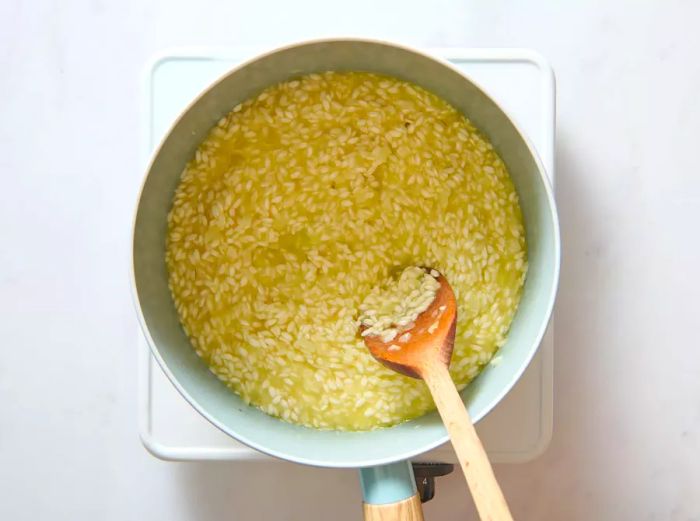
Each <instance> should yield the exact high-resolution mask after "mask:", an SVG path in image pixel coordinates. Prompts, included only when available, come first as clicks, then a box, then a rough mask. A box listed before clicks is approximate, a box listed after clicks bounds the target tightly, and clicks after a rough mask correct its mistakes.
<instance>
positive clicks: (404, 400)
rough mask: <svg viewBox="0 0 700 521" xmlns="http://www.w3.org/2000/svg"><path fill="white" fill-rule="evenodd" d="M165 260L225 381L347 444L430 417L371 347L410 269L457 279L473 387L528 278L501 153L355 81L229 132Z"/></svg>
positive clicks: (464, 357)
mask: <svg viewBox="0 0 700 521" xmlns="http://www.w3.org/2000/svg"><path fill="white" fill-rule="evenodd" d="M166 261H167V266H168V270H169V276H170V288H171V291H172V295H173V298H174V301H175V304H176V307H177V310H178V313H179V315H180V319H181V322H182V325H183V327H184V329H185V331H186V333H187V335H188V336H189V338H190V340H191V342H192V345H193V347H194V348H195V349H196V351H197V353H198V354H199V356H201V357H202V358H203V359H204V360H205V361H206V362H207V364H208V365H209V367H210V368H211V370H212V371H213V372H214V373H215V374H216V375H217V376H218V377H219V378H220V379H221V380H222V381H224V382H225V383H226V384H227V385H228V386H229V387H231V388H232V389H233V390H234V391H235V392H237V393H238V394H239V395H240V396H241V397H242V398H243V399H244V400H245V401H246V402H249V403H251V404H254V405H255V406H257V407H259V408H260V409H262V410H263V411H265V412H267V413H268V414H272V415H275V416H278V417H280V418H282V419H284V420H287V421H290V422H294V423H299V424H303V425H307V426H311V427H316V428H323V429H345V430H364V429H372V428H376V427H382V426H389V425H392V424H395V423H397V422H400V421H403V420H407V419H410V418H414V417H416V416H419V415H422V414H424V413H425V412H427V411H429V410H431V409H432V408H433V407H434V405H433V402H432V399H431V398H430V395H429V393H428V391H427V388H426V387H425V384H424V383H423V382H421V381H419V380H414V379H411V378H408V377H405V376H402V375H399V374H397V373H394V372H392V371H391V370H389V369H387V368H385V367H384V366H382V365H381V364H380V363H378V362H377V361H375V360H374V359H373V358H372V355H371V354H370V353H369V351H368V350H367V348H366V347H365V346H364V343H363V340H362V337H361V336H360V333H359V330H358V326H359V318H360V314H361V311H360V305H361V303H362V302H363V300H364V299H365V298H366V297H367V295H369V294H371V293H372V292H373V291H376V288H377V287H378V286H381V284H383V283H384V281H386V280H387V278H388V277H390V276H391V275H395V274H396V273H397V272H400V271H401V270H402V269H403V268H405V267H406V266H432V267H434V268H435V269H437V270H439V271H440V272H441V273H442V274H444V275H445V277H447V279H448V280H449V282H450V284H451V285H452V287H453V289H454V292H455V295H456V298H457V303H458V324H457V334H456V341H455V349H454V354H453V358H452V364H451V366H450V372H451V373H452V377H453V379H454V380H455V383H456V384H457V386H458V387H459V388H460V389H461V388H463V387H464V386H465V385H466V384H467V383H468V382H469V381H470V380H471V379H472V378H474V377H475V376H476V375H477V374H478V372H479V370H480V368H481V367H482V366H483V365H484V364H486V363H487V362H488V361H489V360H490V359H491V357H492V356H493V354H494V353H495V352H496V350H497V349H498V347H499V346H500V345H502V344H503V342H504V341H505V336H506V334H507V331H508V327H509V325H510V322H511V319H512V317H513V314H514V312H515V309H516V307H517V305H518V301H519V298H520V292H521V288H522V285H523V282H524V279H525V273H526V269H527V259H526V247H525V238H524V229H523V224H522V217H521V213H520V208H519V205H518V198H517V195H516V193H515V190H514V188H513V185H512V183H511V181H510V179H509V177H508V172H507V170H506V168H505V166H504V164H503V162H502V161H501V160H500V158H499V157H498V155H497V154H496V153H495V151H494V150H493V148H492V146H491V145H490V144H489V143H488V141H486V140H485V139H484V137H482V136H481V135H480V134H479V133H478V132H477V131H476V130H475V128H474V127H473V126H472V125H471V124H470V123H469V121H468V120H467V119H465V118H464V116H462V115H461V114H459V113H458V112H457V111H456V110H455V109H453V108H452V107H451V106H449V105H448V104H446V103H445V102H443V101H442V100H440V99H439V98H437V97H435V96H434V95H432V94H430V93H428V92H426V91H424V90H422V89H421V88H419V87H417V86H415V85H412V84H409V83H406V82H403V81H399V80H396V79H393V78H388V77H382V76H377V75H373V74H368V73H355V72H353V73H330V72H329V73H324V74H312V75H308V76H304V77H302V78H299V79H296V80H293V81H289V82H286V83H283V84H280V85H277V86H274V87H271V88H269V89H267V90H265V91H264V92H263V93H261V94H260V95H258V96H257V97H256V98H254V99H251V100H248V101H246V102H244V103H243V104H241V105H238V106H237V107H235V108H234V109H233V111H232V112H231V113H230V114H228V115H227V116H226V117H224V118H223V119H222V120H221V121H219V123H218V124H217V126H216V127H214V129H213V130H212V131H211V133H210V134H209V136H208V137H207V138H206V139H205V140H204V142H203V143H202V144H201V146H200V147H199V148H198V150H197V151H196V154H195V157H194V158H193V159H192V161H191V162H190V163H189V164H188V165H187V167H186V168H185V170H184V172H183V174H182V180H181V182H180V185H179V186H178V188H177V191H176V193H175V198H174V202H173V207H172V210H171V212H170V215H169V221H168V237H167V251H166Z"/></svg>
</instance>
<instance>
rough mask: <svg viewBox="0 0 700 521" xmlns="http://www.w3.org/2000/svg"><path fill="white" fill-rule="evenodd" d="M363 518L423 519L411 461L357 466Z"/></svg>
mask: <svg viewBox="0 0 700 521" xmlns="http://www.w3.org/2000/svg"><path fill="white" fill-rule="evenodd" d="M360 486H361V487H362V497H363V500H364V512H365V520H372V519H386V520H389V519H392V520H393V519H396V520H397V521H399V520H407V519H412V520H422V519H423V515H422V511H421V506H420V498H419V497H418V493H417V492H416V480H415V478H414V477H413V467H412V466H411V462H410V461H399V462H398V463H391V464H389V465H382V466H380V467H367V468H364V469H360Z"/></svg>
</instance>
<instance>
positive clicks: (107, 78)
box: [0, 0, 700, 521]
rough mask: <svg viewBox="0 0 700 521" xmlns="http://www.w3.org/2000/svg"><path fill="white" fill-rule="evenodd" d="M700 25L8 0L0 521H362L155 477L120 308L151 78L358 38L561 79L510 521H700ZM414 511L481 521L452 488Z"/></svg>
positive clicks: (658, 9)
mask: <svg viewBox="0 0 700 521" xmlns="http://www.w3.org/2000/svg"><path fill="white" fill-rule="evenodd" d="M205 13H206V14H205ZM698 19H700V5H698V4H697V3H691V2H682V1H669V2H660V1H658V2H654V1H651V0H649V1H646V2H635V1H629V2H625V1H618V2H583V1H581V2H576V1H573V0H572V1H570V2H561V3H558V4H556V5H555V4H554V3H553V2H536V1H533V2H490V3H487V2H456V1H451V0H438V1H434V2H431V3H426V2H408V1H393V0H392V1H386V2H381V3H378V2H377V3H376V5H375V2H373V1H371V0H356V1H354V2H342V3H341V2H330V1H325V2H323V1H306V0H297V1H295V2H289V3H281V2H280V3H279V4H274V5H273V4H270V3H269V2H249V3H245V4H244V3H241V2H238V1H229V2H216V1H213V0H206V1H201V2H196V3H195V2H184V1H165V0H161V1H158V2H141V1H137V0H124V1H122V2H107V1H105V0H66V1H61V2H59V1H57V0H56V1H53V2H50V1H47V0H37V1H35V2H20V1H19V0H5V1H3V2H0V24H2V29H1V30H0V70H1V71H2V73H1V75H0V175H2V180H3V184H2V189H0V222H2V223H3V226H2V235H1V236H0V237H1V238H2V240H1V241H0V317H1V318H0V338H2V344H1V347H0V519H3V520H5V519H7V520H13V521H14V520H25V519H27V520H29V519H31V520H36V519H54V520H78V521H79V520H88V519H101V520H120V521H123V520H141V519H169V520H173V521H184V520H204V521H214V520H223V519H241V520H243V519H253V518H254V519H285V520H287V519H288V520H296V519H307V520H315V519H318V520H321V519H328V518H331V517H332V518H333V519H335V520H337V521H344V520H351V519H359V518H360V510H359V506H358V501H359V492H358V487H357V483H356V476H355V473H354V472H353V471H332V470H323V469H313V468H303V467H299V466H293V465H290V464H284V463H272V464H260V463H255V464H235V465H232V464H227V463H221V464H218V463H207V464H177V463H167V462H163V461H158V460H156V459H154V458H152V457H151V456H150V455H148V454H147V453H146V451H145V450H144V449H143V448H142V446H141V444H140V442H139V440H138V437H137V422H136V380H137V376H136V374H135V368H136V357H137V353H136V348H135V346H136V327H135V318H134V314H133V310H132V307H131V302H130V296H129V291H128V240H129V226H130V220H131V211H132V208H133V204H134V200H135V197H136V192H137V189H138V183H139V179H140V175H141V173H140V171H139V150H138V146H139V133H138V128H139V127H138V123H139V110H140V107H139V102H140V98H139V81H138V79H139V75H140V73H141V70H142V67H143V64H144V63H145V62H146V60H147V58H148V57H149V56H151V55H152V54H153V53H154V52H156V51H158V50H161V49H164V48H168V47H172V46H178V45H187V46H190V45H197V44H200V45H206V46H210V45H254V46H256V45H272V44H276V43H281V42H285V41H289V40H293V39H299V38H305V37H310V36H328V35H338V34H345V35H359V36H374V37H385V38H390V39H397V40H400V41H404V42H407V43H410V44H414V45H426V46H449V45H454V46H486V47H498V46H510V47H512V46H516V47H517V46H522V47H532V48H534V49H537V50H538V51H540V52H541V53H542V54H544V55H545V56H546V57H547V58H548V59H549V60H550V61H551V63H552V64H553V66H554V68H555V70H556V73H557V80H558V146H557V176H558V179H557V183H558V185H557V197H558V199H559V205H560V216H561V223H562V233H563V248H564V264H563V270H562V279H561V291H560V295H559V301H558V306H557V310H556V324H557V351H556V354H555V427H554V436H553V439H552V443H551V446H550V448H549V450H548V451H547V452H546V453H545V454H544V455H543V456H542V457H540V458H539V459H538V460H536V461H534V462H531V463H528V464H522V465H504V466H499V467H498V468H497V469H496V472H497V474H498V477H499V478H500V480H501V482H502V484H503V487H504V489H505V493H506V496H507V497H508V498H509V500H510V503H511V505H512V509H513V511H514V513H515V515H516V517H517V518H518V519H533V520H562V519H566V520H568V521H578V520H582V521H583V520H591V519H595V520H604V521H606V520H620V519H623V520H627V519H629V520H649V521H651V520H659V521H661V520H664V521H665V520H671V521H688V520H696V521H697V520H699V519H700V495H699V494H698V493H697V492H698V490H700V470H699V467H700V466H699V465H698V463H699V462H700V379H699V378H698V367H700V350H699V349H698V342H697V339H696V338H697V335H696V330H695V327H694V326H695V321H696V320H697V315H698V305H697V300H696V299H697V295H698V293H699V292H700V291H699V290H700V277H699V276H698V273H697V266H698V264H699V261H700V246H699V244H698V232H697V225H698V221H699V220H700V175H699V174H698V168H697V165H698V157H697V141H698V136H699V135H700V102H698V97H697V96H698V91H699V90H700V66H699V65H698V61H697V57H696V53H697V49H698V48H700V32H698V31H697V28H696V25H697V20H698ZM514 88H517V86H514ZM425 511H426V518H427V519H444V520H457V519H470V518H474V510H473V507H472V505H471V504H470V501H469V499H468V496H467V494H466V490H465V487H464V484H463V482H462V479H461V477H460V476H459V475H458V474H453V475H452V476H450V477H447V478H441V479H440V481H439V483H438V491H437V496H436V498H435V499H434V500H433V501H432V502H431V503H429V504H428V505H427V506H426V508H425Z"/></svg>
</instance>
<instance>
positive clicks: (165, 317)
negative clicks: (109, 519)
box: [133, 39, 560, 513]
mask: <svg viewBox="0 0 700 521" xmlns="http://www.w3.org/2000/svg"><path fill="white" fill-rule="evenodd" d="M325 70H351V71H369V72H376V73H381V74H388V75H391V76H395V77H397V78H402V79H404V80H408V81H410V82H413V83H416V84H418V85H421V86H422V87H424V88H426V89H428V90H430V91H432V92H434V93H435V94H437V95H439V96H440V97H441V98H443V99H445V100H447V101H448V102H450V103H451V104H452V105H453V106H455V107H456V108H457V109H459V110H460V111H462V112H463V113H464V114H466V115H467V116H468V117H469V118H470V119H471V121H472V122H473V123H474V124H475V125H476V126H477V127H478V128H479V129H480V130H481V131H482V132H484V133H485V134H486V135H487V136H488V137H489V139H490V140H491V142H492V143H493V144H494V146H495V147H496V149H497V150H498V152H499V154H500V156H501V157H502V158H503V160H504V161H505V163H506V165H507V166H508V170H509V171H510V174H511V176H512V179H513V182H514V183H515V187H516V189H517V191H518V194H519V196H520V204H521V206H522V210H523V215H524V219H525V229H526V233H527V245H528V258H529V271H528V275H527V280H526V282H525V288H524V292H523V296H522V300H521V302H520V306H519V308H518V311H517V314H516V316H515V319H514V321H513V324H512V327H511V330H510V333H509V335H508V341H507V343H506V344H505V345H504V346H503V347H502V348H501V355H502V361H501V363H499V364H498V365H497V366H487V367H486V369H485V370H484V371H483V372H482V374H481V375H480V376H479V377H478V378H477V379H476V380H475V381H474V382H472V384H471V385H470V386H469V387H468V388H467V389H465V391H464V392H462V397H463V399H464V403H465V405H466V406H467V407H468V409H469V414H470V416H471V417H472V418H473V420H474V421H478V420H479V419H481V418H482V417H483V416H484V415H486V414H487V413H488V412H489V411H490V410H491V409H492V408H493V407H494V406H495V405H496V404H497V403H498V402H499V400H501V398H503V396H504V395H505V394H506V393H507V392H508V391H509V390H510V389H511V387H512V386H513V385H514V384H515V382H516V381H517V380H518V378H519V377H520V375H521V374H522V373H523V371H524V370H525V368H526V367H527V365H528V363H529V362H530V360H531V359H532V357H533V355H534V354H535V351H536V350H537V347H538V345H539V343H540V340H541V339H542V335H543V334H544V331H545V328H546V326H547V323H548V321H549V317H550V314H551V312H552V306H553V304H554V298H555V293H556V288H557V281H558V276H559V255H560V247H559V229H558V223H557V214H556V208H555V204H554V198H553V196H552V190H551V187H550V185H549V182H548V180H547V176H546V175H545V172H544V168H543V166H542V163H541V162H540V160H539V159H538V158H537V155H536V153H535V152H534V150H533V147H532V146H531V145H530V144H529V143H528V142H527V140H526V139H525V138H524V137H523V135H522V134H521V133H520V131H519V130H518V129H517V128H516V126H515V125H514V124H513V122H512V121H511V120H510V119H509V118H508V117H507V116H506V114H505V113H504V112H503V110H501V108H500V107H499V106H498V105H497V104H496V103H495V102H494V101H493V100H492V99H491V98H490V97H489V96H488V95H487V94H485V93H484V92H483V91H482V90H481V89H480V88H479V87H477V86H476V85H475V84H474V83H473V82H472V81H470V80H469V79H468V78H467V77H465V76H464V75H463V74H462V73H461V72H459V71H458V70H456V69H455V68H453V67H452V66H451V65H449V64H448V63H447V62H445V61H442V60H440V59H437V58H433V57H429V56H426V55H424V54H422V53H420V52H417V51H415V50H411V49H407V48H405V47H401V46H397V45H393V44H388V43H385V42H376V41H366V40H348V39H342V40H323V41H311V42H305V43H301V44H298V45H293V46H289V47H284V48H282V49H278V50H275V51H273V52H270V53H267V54H264V55H262V56H260V57H258V58H256V59H254V60H252V61H249V62H247V63H245V64H243V65H241V66H240V67H237V68H235V69H233V70H232V71H231V72H229V73H228V74H227V75H226V76H225V77H223V78H222V79H221V80H219V81H217V82H216V83H215V84H213V85H212V86H211V87H209V88H208V89H207V90H206V91H205V92H204V93H203V94H201V95H200V96H199V97H198V98H197V99H196V100H194V101H193V102H192V104H191V105H190V106H189V107H188V108H187V109H186V110H185V111H184V112H183V113H182V115H181V116H180V118H179V119H178V120H177V121H176V123H175V124H174V125H173V127H172V128H171V129H170V132H169V133H168V134H167V136H166V137H165V139H164V140H163V142H162V143H161V145H160V147H159V148H158V150H157V152H156V153H155V155H154V157H153V160H152V162H151V165H150V167H149V170H148V173H147V176H146V179H145V181H144V184H143V188H142V191H141V194H140V198H139V201H138V208H137V211H136V217H135V221H134V231H133V233H134V235H133V287H134V294H135V300H136V307H137V311H138V315H139V319H140V322H141V326H142V328H143V331H144V334H145V336H146V338H147V340H148V343H149V344H150V346H151V350H152V352H153V355H154V357H155V358H156V360H157V361H158V363H159V364H160V366H161V368H162V369H163V371H164V372H165V374H166V375H167V376H168V378H170V380H171V381H172V383H173V384H174V385H175V387H177V389H178V390H179V391H180V393H181V394H182V395H183V396H184V397H185V399H186V400H187V401H188V402H189V403H190V404H192V406H193V407H194V408H195V409H197V411H199V412H200V414H202V415H203V416H204V417H205V418H207V419H208V420H209V421H210V422H211V423H213V424H214V425H216V426H217V427H218V428H219V429H221V430H222V431H224V432H225V433H227V434H229V435H230V436H232V437H234V438H235V439H237V440H238V441H240V442H242V443H245V444H246V445H249V446H250V447H253V448H255V449H257V450H259V451H261V452H264V453H267V454H270V455H272V456H275V457H278V458H282V459H285V460H289V461H295V462H298V463H304V464H308V465H318V466H323V467H357V468H360V478H361V480H360V481H361V485H362V491H363V494H364V501H365V503H367V504H370V505H386V507H382V508H383V510H384V512H385V513H388V512H387V509H390V508H391V507H389V505H392V504H398V503H401V502H404V503H405V501H406V500H407V498H412V497H413V496H414V495H415V494H416V488H415V483H414V480H413V472H412V470H411V466H410V464H409V460H410V459H411V458H413V457H414V456H417V455H419V454H421V453H423V452H425V451H428V450H430V449H432V448H434V447H437V446H438V445H441V444H442V443H444V442H446V441H447V433H446V431H445V428H444V427H443V425H442V423H441V421H440V418H439V417H438V415H437V413H431V414H428V415H426V416H423V417H421V418H418V419H416V420H412V421H410V422H407V423H403V424H401V425H397V426H395V427H392V428H389V429H382V430H377V431H372V432H334V431H320V430H314V429H310V428H305V427H299V426H296V425H291V424H289V423H285V422H283V421H281V420H278V419H276V418H273V417H271V416H268V415H266V414H265V413H263V412H260V411H259V410H258V409H255V408H254V407H250V406H247V405H245V404H244V403H243V401H242V400H241V399H240V398H239V397H238V396H237V395H236V394H234V393H233V392H231V391H230V390H229V389H228V388H227V387H225V386H224V384H223V383H221V382H220V381H219V380H218V379H217V378H216V377H215V376H214V375H213V374H212V373H211V372H210V371H209V369H208V368H207V366H206V365H205V364H204V362H202V360H201V359H200V358H199V357H198V356H197V355H196V354H195V352H194V350H193V349H192V347H191V346H190V343H189V341H188V339H187V337H186V336H185V333H184V331H183V330H182V327H181V326H180V322H179V320H178V315H177V313H176V311H175V307H174V305H173V301H172V299H171V296H170V291H169V290H168V277H167V272H166V266H165V258H164V253H165V235H166V228H167V215H168V211H169V210H170V206H171V202H172V198H173V193H174V191H175V187H176V186H177V184H178V181H179V178H180V174H181V173H182V170H183V168H184V166H185V164H186V163H187V162H188V161H189V159H190V158H191V157H192V156H193V154H194V151H195V149H196V148H197V146H198V145H199V144H200V143H201V141H202V140H203V139H204V138H205V137H206V135H207V133H208V132H209V130H210V129H211V128H212V126H213V125H214V124H215V123H216V122H217V121H218V120H219V119H220V118H221V117H222V116H224V115H225V114H226V113H228V112H229V111H230V110H231V109H232V107H234V106H235V105H236V104H238V103H240V102H241V101H243V100H245V99H247V98H249V97H251V96H253V95H255V94H257V93H258V92H260V91H261V90H262V89H264V88H265V87H268V86H270V85H272V84H275V83H278V82H281V81H284V80H287V79H289V78H291V77H294V76H298V75H301V74H305V73H311V72H317V71H325ZM513 88H518V87H517V85H513ZM455 240H459V238H458V237H455Z"/></svg>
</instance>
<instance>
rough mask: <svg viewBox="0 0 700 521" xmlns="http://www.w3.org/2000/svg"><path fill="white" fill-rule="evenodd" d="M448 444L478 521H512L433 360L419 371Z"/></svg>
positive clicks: (462, 410)
mask: <svg viewBox="0 0 700 521" xmlns="http://www.w3.org/2000/svg"><path fill="white" fill-rule="evenodd" d="M421 376H422V378H423V379H424V380H425V383H426V384H428V388H429V389H430V393H431V394H432V395H433V400H435V405H437V409H438V412H439V413H440V417H441V418H442V421H443V423H444V424H445V427H446V428H447V432H448V433H449V435H450V439H451V440H452V446H453V447H454V450H455V452H456V453H457V458H458V459H459V464H460V466H461V467H462V472H464V477H465V478H467V484H468V485H469V490H471V493H472V497H473V498H474V503H475V504H476V509H477V510H478V511H479V517H480V518H481V519H482V521H512V519H513V517H512V516H511V514H510V510H508V504H507V503H506V500H505V497H503V492H502V491H501V487H500V486H499V485H498V481H496V476H495V475H494V473H493V469H492V468H491V463H490V462H489V459H488V456H487V455H486V451H485V450H484V446H483V445H482V444H481V440H480V439H479V436H478V435H477V433H476V430H475V429H474V425H473V424H472V421H471V419H470V418H469V413H468V412H467V408H466V407H465V406H464V403H463V402H462V399H461V398H460V396H459V393H458V392H457V388H456V387H455V385H454V383H453V382H452V378H451V377H450V373H449V371H448V369H447V367H446V366H445V365H444V364H442V363H440V361H438V360H436V361H435V362H432V361H431V362H429V363H427V364H426V365H425V366H424V367H423V370H422V371H421Z"/></svg>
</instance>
